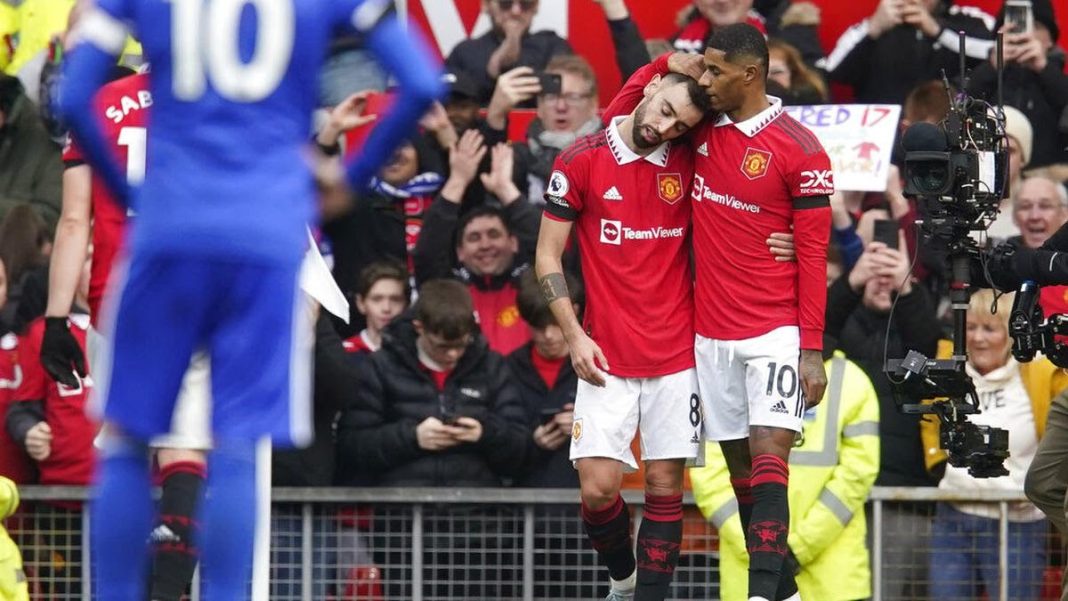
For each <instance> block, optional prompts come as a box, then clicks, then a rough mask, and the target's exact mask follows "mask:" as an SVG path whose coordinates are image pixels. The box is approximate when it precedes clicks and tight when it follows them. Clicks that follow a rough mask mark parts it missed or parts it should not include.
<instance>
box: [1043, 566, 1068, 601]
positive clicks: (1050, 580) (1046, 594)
mask: <svg viewBox="0 0 1068 601" xmlns="http://www.w3.org/2000/svg"><path fill="white" fill-rule="evenodd" d="M1063 576H1064V568H1063V567H1056V566H1050V567H1048V568H1046V571H1045V572H1043V573H1042V594H1040V595H1039V597H1038V598H1039V599H1041V600H1042V601H1060V598H1061V578H1062V577H1063Z"/></svg>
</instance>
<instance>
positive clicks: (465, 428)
mask: <svg viewBox="0 0 1068 601" xmlns="http://www.w3.org/2000/svg"><path fill="white" fill-rule="evenodd" d="M446 427H451V429H452V430H454V432H453V437H454V438H455V439H456V440H458V441H460V442H478V441H480V440H482V422H480V421H478V420H477V419H475V418H473V417H458V418H456V425H455V426H446Z"/></svg>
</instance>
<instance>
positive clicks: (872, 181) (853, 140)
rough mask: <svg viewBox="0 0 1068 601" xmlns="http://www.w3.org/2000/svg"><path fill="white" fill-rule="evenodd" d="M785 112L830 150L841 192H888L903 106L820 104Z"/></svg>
mask: <svg viewBox="0 0 1068 601" xmlns="http://www.w3.org/2000/svg"><path fill="white" fill-rule="evenodd" d="M785 111H786V112H787V113H788V114H789V115H790V116H791V117H793V118H794V119H797V120H798V121H800V122H801V124H802V125H804V126H805V127H807V128H809V129H810V130H812V133H814V134H816V137H817V138H819V140H820V143H822V144H823V147H824V148H825V149H827V154H828V155H829V156H830V157H831V166H832V168H833V169H834V187H835V189H837V190H863V191H866V192H882V191H883V190H886V176H887V173H888V170H889V169H890V151H891V150H892V148H893V144H894V134H895V132H896V131H897V124H898V117H899V116H900V115H901V106H900V105H897V104H820V105H812V106H788V107H785Z"/></svg>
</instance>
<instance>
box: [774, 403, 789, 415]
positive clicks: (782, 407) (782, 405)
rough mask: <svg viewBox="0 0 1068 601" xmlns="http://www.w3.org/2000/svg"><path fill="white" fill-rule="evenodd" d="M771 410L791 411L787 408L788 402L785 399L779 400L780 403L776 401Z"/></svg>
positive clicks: (779, 411)
mask: <svg viewBox="0 0 1068 601" xmlns="http://www.w3.org/2000/svg"><path fill="white" fill-rule="evenodd" d="M771 412H772V413H790V410H789V409H787V408H786V403H784V402H783V401H779V402H778V403H775V405H774V406H772V408H771Z"/></svg>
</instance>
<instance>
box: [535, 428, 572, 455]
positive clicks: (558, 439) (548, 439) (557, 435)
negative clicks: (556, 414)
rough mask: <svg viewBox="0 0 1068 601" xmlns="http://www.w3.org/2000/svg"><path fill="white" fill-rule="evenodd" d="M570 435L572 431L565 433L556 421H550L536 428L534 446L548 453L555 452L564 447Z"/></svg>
mask: <svg viewBox="0 0 1068 601" xmlns="http://www.w3.org/2000/svg"><path fill="white" fill-rule="evenodd" d="M570 434H571V430H570V429H568V430H567V431H566V432H565V431H563V430H561V429H560V428H559V427H558V426H557V425H556V422H555V421H550V422H548V423H545V424H542V425H540V426H538V427H537V428H534V444H536V445H538V447H539V448H542V449H545V450H546V451H555V450H556V449H559V448H560V447H562V446H564V443H565V442H567V439H568V437H569V436H570Z"/></svg>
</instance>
